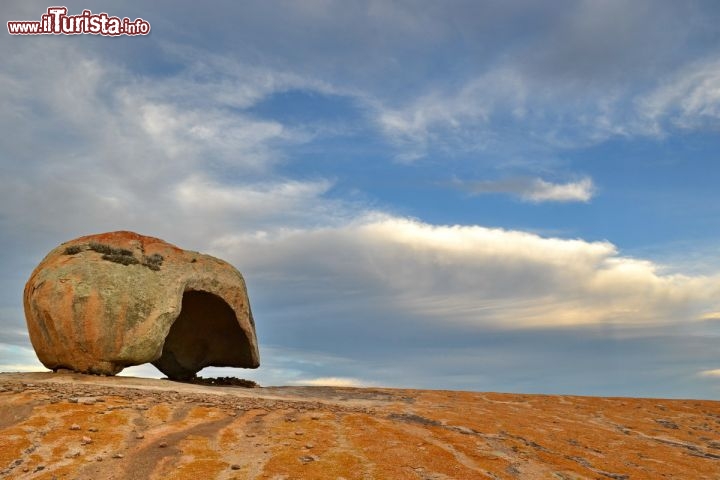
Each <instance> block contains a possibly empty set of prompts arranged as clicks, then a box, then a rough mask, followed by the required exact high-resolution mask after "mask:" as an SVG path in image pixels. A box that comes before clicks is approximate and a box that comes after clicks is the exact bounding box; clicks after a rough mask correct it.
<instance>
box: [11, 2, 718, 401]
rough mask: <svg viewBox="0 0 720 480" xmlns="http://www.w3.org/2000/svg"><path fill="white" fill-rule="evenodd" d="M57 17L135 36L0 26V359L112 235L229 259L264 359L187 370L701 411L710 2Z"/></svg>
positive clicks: (710, 304) (706, 309)
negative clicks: (669, 403) (41, 269)
mask: <svg viewBox="0 0 720 480" xmlns="http://www.w3.org/2000/svg"><path fill="white" fill-rule="evenodd" d="M49 6H51V4H50V3H43V2H32V1H22V2H20V1H15V2H3V4H2V6H0V13H1V16H2V21H3V22H7V21H10V20H25V19H27V20H37V19H39V18H40V15H42V13H44V12H45V10H46V8H47V7H49ZM67 7H68V9H69V13H71V14H78V13H80V12H81V11H82V10H83V9H84V8H91V9H92V11H93V12H95V13H99V12H107V13H108V14H110V15H116V16H120V17H124V16H127V17H129V18H131V19H134V18H137V17H142V18H144V19H145V20H147V21H149V22H150V24H151V26H152V31H151V34H150V35H148V36H146V37H133V38H128V37H122V38H109V37H94V36H91V35H77V36H73V37H66V36H46V35H44V36H37V37H29V36H11V35H7V34H6V35H5V36H4V38H3V41H2V42H0V52H1V53H2V58H3V62H2V64H0V145H2V148H1V149H0V263H1V264H2V265H3V275H2V277H1V278H0V325H2V329H0V370H26V369H37V368H41V365H40V364H39V363H38V361H37V360H36V358H35V355H34V352H33V351H32V347H31V345H30V342H29V339H28V336H27V333H26V329H25V324H24V315H23V311H22V301H21V300H22V288H23V286H24V282H25V281H26V279H27V277H28V276H29V274H30V272H31V271H32V269H33V268H34V266H35V265H36V264H37V263H38V262H39V261H40V260H41V259H42V257H43V256H44V255H45V254H46V253H47V252H48V251H49V250H50V249H51V248H53V247H54V246H55V245H57V244H59V243H61V242H63V241H66V240H69V239H71V238H75V237H78V236H80V235H85V234H89V233H97V232H102V231H111V230H121V229H122V230H134V231H137V232H140V233H144V234H147V235H152V236H157V237H160V238H163V239H165V240H168V241H170V242H172V243H175V244H177V245H179V246H181V247H184V248H189V249H193V250H200V251H203V252H207V253H210V254H214V255H217V256H219V257H221V258H224V259H226V260H228V261H230V262H231V263H233V264H234V265H235V266H236V267H237V268H239V269H240V270H241V271H242V272H243V274H244V275H245V277H246V280H247V283H248V286H249V290H250V296H251V303H252V306H253V311H254V313H255V316H256V321H257V325H258V337H259V342H260V348H261V357H262V358H261V361H262V366H261V367H260V369H258V370H256V371H238V372H236V371H228V370H225V369H221V370H218V369H209V370H208V371H206V372H203V374H205V375H218V374H221V375H227V374H234V375H239V376H244V377H246V378H253V379H256V380H258V381H259V382H260V383H261V384H265V385H268V384H327V383H333V384H345V385H383V386H394V387H418V388H440V389H463V390H492V391H509V392H527V393H533V392H543V393H572V394H589V395H629V396H661V397H698V398H712V399H720V354H718V352H719V350H718V340H719V338H720V275H719V274H718V272H720V250H718V245H720V206H719V205H720V201H719V200H720V198H719V197H720V194H719V193H718V191H719V190H718V189H717V187H716V185H717V183H718V179H719V178H720V167H718V160H720V159H718V152H719V151H720V149H719V147H720V137H719V136H718V132H719V130H720V33H719V32H720V30H718V28H717V25H718V24H720V8H719V7H718V6H717V5H716V3H715V2H710V1H707V2H702V1H694V2H692V1H691V2H673V1H652V2H651V1H643V0H633V1H610V0H609V1H604V2H597V1H569V0H568V1H557V2H551V3H549V2H540V1H529V0H516V1H511V2H494V1H460V0H458V1H450V2H424V1H414V2H406V1H395V2H387V1H365V2H361V1H357V2H356V1H342V2H339V1H332V0H322V1H320V0H313V1H303V2H229V1H228V2H211V3H208V4H203V5H202V6H201V5H200V4H198V3H197V2H163V1H160V2H152V3H148V2H140V1H135V2H132V1H127V2H117V1H113V2H109V1H106V2H102V1H101V2H93V3H92V4H87V3H82V2H70V3H68V4H67ZM128 371H129V372H130V373H134V374H142V375H157V374H158V373H157V372H156V371H155V370H154V369H153V368H152V367H136V368H133V369H129V370H128Z"/></svg>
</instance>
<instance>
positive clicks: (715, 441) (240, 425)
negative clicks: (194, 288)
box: [0, 373, 720, 480]
mask: <svg viewBox="0 0 720 480" xmlns="http://www.w3.org/2000/svg"><path fill="white" fill-rule="evenodd" d="M0 478H33V479H48V480H50V479H93V480H99V479H145V478H154V479H193V480H195V479H203V480H207V479H213V478H218V479H234V478H237V479H275V480H280V479H333V480H339V479H345V480H351V479H393V480H394V479H424V480H430V479H433V480H435V479H438V480H439V479H515V478H523V479H525V478H526V479H546V478H547V479H560V480H568V479H616V480H617V479H632V480H636V479H653V480H654V479H668V478H671V479H683V480H686V479H715V480H717V479H720V402H713V401H700V400H657V399H635V398H593V397H571V396H546V395H517V394H498V393H471V392H448V391H428V390H394V389H385V388H366V389H356V388H330V387H274V388H255V389H246V388H239V387H216V386H203V385H190V384H183V383H174V382H170V381H167V380H154V379H137V378H127V377H113V378H105V377H91V376H84V375H77V374H52V373H32V374H27V373H25V374H7V373H6V374H0Z"/></svg>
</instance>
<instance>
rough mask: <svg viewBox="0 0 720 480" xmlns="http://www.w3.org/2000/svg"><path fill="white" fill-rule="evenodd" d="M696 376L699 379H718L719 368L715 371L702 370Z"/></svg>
mask: <svg viewBox="0 0 720 480" xmlns="http://www.w3.org/2000/svg"><path fill="white" fill-rule="evenodd" d="M698 375H699V376H701V377H712V378H720V368H718V369H715V370H703V371H701V372H698Z"/></svg>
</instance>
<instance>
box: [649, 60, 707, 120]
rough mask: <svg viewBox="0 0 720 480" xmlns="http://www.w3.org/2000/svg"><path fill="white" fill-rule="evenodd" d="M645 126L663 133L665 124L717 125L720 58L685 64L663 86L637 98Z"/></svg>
mask: <svg viewBox="0 0 720 480" xmlns="http://www.w3.org/2000/svg"><path fill="white" fill-rule="evenodd" d="M637 108H638V111H639V114H640V117H641V120H642V121H644V122H646V128H647V129H648V130H650V131H654V132H656V133H662V132H663V130H664V129H665V126H664V125H665V124H670V125H672V126H676V127H680V128H701V127H703V126H704V125H707V124H708V123H709V124H712V125H717V122H718V121H719V120H720V61H718V60H717V58H716V57H715V56H713V57H711V58H709V59H704V60H701V61H698V62H695V63H693V64H691V65H687V66H684V68H682V69H680V70H679V71H678V72H676V73H675V74H674V75H672V76H670V77H669V78H668V79H667V80H666V81H664V82H663V83H662V84H661V85H660V86H658V87H657V88H655V89H654V90H653V91H651V92H649V93H648V94H646V95H643V96H641V97H639V98H638V99H637Z"/></svg>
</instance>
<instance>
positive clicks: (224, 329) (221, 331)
mask: <svg viewBox="0 0 720 480" xmlns="http://www.w3.org/2000/svg"><path fill="white" fill-rule="evenodd" d="M153 365H155V367H156V368H157V369H158V370H160V371H161V372H162V373H164V374H165V375H167V376H168V378H171V379H174V380H191V379H193V378H195V374H196V373H197V372H199V371H200V370H202V369H203V368H204V367H206V366H209V365H214V366H240V365H247V366H248V367H252V366H253V360H252V350H251V347H250V342H249V341H248V338H247V336H246V335H245V333H244V332H243V331H242V329H241V328H240V325H239V324H238V320H237V317H236V316H235V312H234V311H233V309H232V308H230V306H229V305H228V304H227V303H225V301H224V300H223V299H221V298H220V297H218V296H216V295H213V294H211V293H208V292H202V291H193V290H191V291H187V292H185V294H184V295H183V300H182V309H181V311H180V315H179V316H178V318H177V319H176V320H175V322H174V323H173V325H172V327H170V332H169V333H168V335H167V337H166V338H165V344H164V345H163V350H162V355H161V356H160V358H158V359H157V360H156V361H154V362H153Z"/></svg>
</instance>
